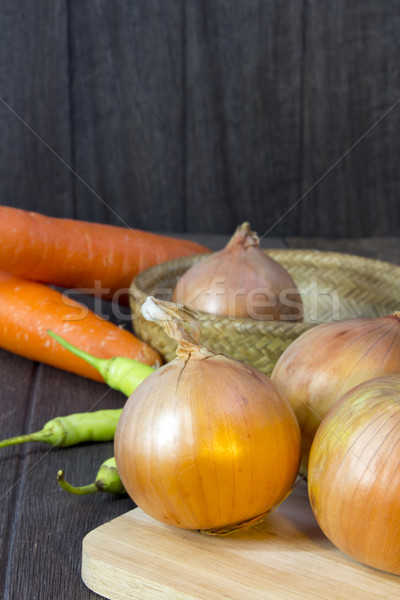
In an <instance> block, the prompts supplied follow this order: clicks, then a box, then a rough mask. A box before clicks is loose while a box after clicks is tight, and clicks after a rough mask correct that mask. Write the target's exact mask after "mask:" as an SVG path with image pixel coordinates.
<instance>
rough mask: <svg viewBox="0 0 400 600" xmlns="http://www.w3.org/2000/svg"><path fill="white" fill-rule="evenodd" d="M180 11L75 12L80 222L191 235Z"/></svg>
mask: <svg viewBox="0 0 400 600" xmlns="http://www.w3.org/2000/svg"><path fill="white" fill-rule="evenodd" d="M182 20H183V11H182V1H181V0H171V1H170V2H164V1H163V0H145V1H143V0H140V1H138V2H130V1H129V0H121V1H119V2H118V3H114V2H107V1H104V0H94V1H93V0H90V1H89V2H87V1H85V2H75V1H72V2H71V3H70V22H71V38H70V43H71V56H70V60H71V72H72V82H71V83H72V88H71V98H72V130H73V148H74V165H75V169H76V172H77V173H78V174H79V176H80V177H81V179H82V180H83V181H84V182H85V183H86V184H87V185H83V183H82V181H81V180H78V179H75V194H76V202H77V215H79V217H80V218H84V219H88V220H100V221H105V222H111V223H115V224H118V225H121V224H124V223H127V224H129V225H131V226H133V225H134V226H135V227H137V228H139V229H140V228H142V229H151V230H158V231H166V230H168V229H174V230H176V231H184V230H185V222H184V221H185V218H184V214H185V212H184V211H185V207H184V198H183V188H182V181H183V179H182V173H183V158H184V157H183V145H182V136H183V121H182V119H183V93H182V60H183V57H182Z"/></svg>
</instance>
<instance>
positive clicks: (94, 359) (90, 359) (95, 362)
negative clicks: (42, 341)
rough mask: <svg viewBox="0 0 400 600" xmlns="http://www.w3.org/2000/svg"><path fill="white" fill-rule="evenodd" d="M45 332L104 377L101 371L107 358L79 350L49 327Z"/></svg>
mask: <svg viewBox="0 0 400 600" xmlns="http://www.w3.org/2000/svg"><path fill="white" fill-rule="evenodd" d="M47 333H48V334H49V336H51V337H52V338H54V339H55V340H57V342H58V343H59V344H61V346H63V347H64V348H66V349H67V350H69V351H70V352H72V353H73V354H75V356H79V358H82V360H85V361H86V362H87V363H89V365H91V366H92V367H94V368H95V369H97V370H98V371H99V373H100V375H101V376H102V377H104V374H103V371H104V369H105V366H106V363H107V361H108V359H107V358H99V357H98V356H93V355H92V354H88V352H85V351H84V350H81V349H80V348H78V347H76V346H73V345H72V344H70V343H69V342H67V340H64V338H62V337H60V336H59V335H57V333H54V331H51V329H48V330H47Z"/></svg>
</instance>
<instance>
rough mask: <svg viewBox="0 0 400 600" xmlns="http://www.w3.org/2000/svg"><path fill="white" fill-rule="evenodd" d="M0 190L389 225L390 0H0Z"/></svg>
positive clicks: (399, 31)
mask: <svg viewBox="0 0 400 600" xmlns="http://www.w3.org/2000/svg"><path fill="white" fill-rule="evenodd" d="M0 28H1V33H2V35H1V37H0V48H1V52H0V131H1V138H0V192H1V199H0V202H1V204H4V205H10V206H17V207H21V208H28V209H31V210H38V211H41V212H44V213H47V214H51V215H55V216H63V217H75V218H80V219H87V220H93V221H100V222H108V223H115V224H125V225H129V226H133V227H138V228H142V229H147V230H153V231H160V232H189V233H196V232H204V233H211V234H212V233H224V234H227V233H231V232H232V231H233V229H234V228H235V227H236V225H237V224H238V223H239V222H241V221H243V220H245V219H246V220H249V221H250V222H251V224H252V226H253V228H255V229H257V230H258V231H259V232H260V233H264V232H267V231H268V232H270V233H271V235H274V236H292V237H298V236H302V237H304V236H309V237H336V238H337V237H338V238H343V237H347V238H349V237H350V238H351V237H368V236H390V235H392V236H396V235H399V234H400V216H399V210H398V205H399V200H398V199H399V195H400V176H399V167H398V165H399V162H400V141H399V140H400V136H399V125H400V1H399V0H382V2H376V0H350V1H349V0H348V1H345V0H326V1H324V2H321V1H318V0H284V1H283V0H281V1H280V2H276V0H168V2H166V1H165V0H135V2H131V1H130V0H114V1H112V2H110V1H109V0H55V1H54V2H48V1H46V0H33V1H32V2H29V3H26V2H24V1H23V0H12V1H11V0H3V2H2V3H1V6H0Z"/></svg>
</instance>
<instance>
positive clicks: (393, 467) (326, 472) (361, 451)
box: [308, 375, 400, 575]
mask: <svg viewBox="0 0 400 600" xmlns="http://www.w3.org/2000/svg"><path fill="white" fill-rule="evenodd" d="M308 489H309V496H310V502H311V506H312V509H313V512H314V514H315V517H316V519H317V521H318V523H319V525H320V527H321V529H322V530H323V531H324V533H325V534H326V536H327V537H328V538H329V539H330V540H331V541H332V542H333V543H334V544H335V545H336V546H337V547H338V548H340V549H341V550H342V551H343V552H345V553H346V554H349V555H350V556H352V557H353V558H355V559H357V560H359V561H360V562H362V563H365V564H367V565H370V566H372V567H375V568H377V569H381V570H383V571H388V572H390V573H395V574H397V575H400V376H399V375H392V376H386V377H379V378H377V379H372V380H369V381H366V382H364V383H362V384H360V385H358V386H356V387H355V388H353V389H352V390H350V391H349V392H347V394H345V396H344V397H343V398H342V399H341V400H339V402H338V403H337V404H336V405H335V406H334V407H333V408H332V409H331V410H330V411H329V412H328V414H327V415H326V416H325V418H324V420H323V422H322V424H321V426H320V427H319V429H318V431H317V433H316V435H315V438H314V441H313V444H312V447H311V453H310V462H309V468H308Z"/></svg>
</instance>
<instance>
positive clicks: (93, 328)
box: [0, 271, 161, 381]
mask: <svg viewBox="0 0 400 600" xmlns="http://www.w3.org/2000/svg"><path fill="white" fill-rule="evenodd" d="M48 329H51V330H52V331H54V332H55V333H58V334H59V335H60V336H62V337H64V338H65V339H66V340H67V341H68V342H70V343H71V344H74V345H76V346H78V347H79V348H80V349H82V350H84V351H86V352H89V353H90V354H95V355H96V356H99V357H101V358H111V357H113V356H127V357H129V358H133V359H135V360H137V361H139V362H142V363H145V364H148V365H156V364H160V363H161V358H160V356H159V355H158V353H157V352H156V351H155V350H153V348H151V347H150V346H148V345H147V344H145V343H144V342H142V341H141V340H139V339H138V338H136V337H135V336H134V335H133V334H132V333H130V332H129V331H126V330H125V329H122V328H121V327H118V326H117V325H114V324H113V323H111V322H110V321H106V320H105V319H103V318H101V317H100V316H98V315H96V314H95V313H94V312H92V311H90V310H89V309H88V308H87V307H86V306H84V305H83V304H80V303H79V302H76V301H75V300H72V299H71V298H67V297H65V296H63V294H61V293H60V292H58V291H56V290H54V289H52V288H50V287H48V286H46V285H44V284H42V283H37V282H34V281H29V280H27V279H23V278H22V277H17V276H15V275H11V274H9V273H5V272H2V271H0V348H3V349H4V350H8V351H9V352H13V353H14V354H19V355H20V356H23V357H25V358H28V359H30V360H34V361H39V362H43V363H47V364H48V365H51V366H53V367H58V368H60V369H64V370H65V371H71V372H72V373H76V374H77V375H82V376H83V377H88V378H90V379H94V380H97V381H104V380H103V378H102V377H101V375H100V374H99V372H98V371H97V370H96V369H95V368H94V367H92V366H90V365H88V364H87V362H86V361H84V360H83V359H82V358H78V357H77V356H75V355H74V354H72V353H71V352H69V351H68V350H66V349H64V348H63V347H62V346H61V345H60V344H59V343H58V342H57V341H56V340H55V339H53V338H52V337H50V336H49V335H48V333H47V330H48Z"/></svg>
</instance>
